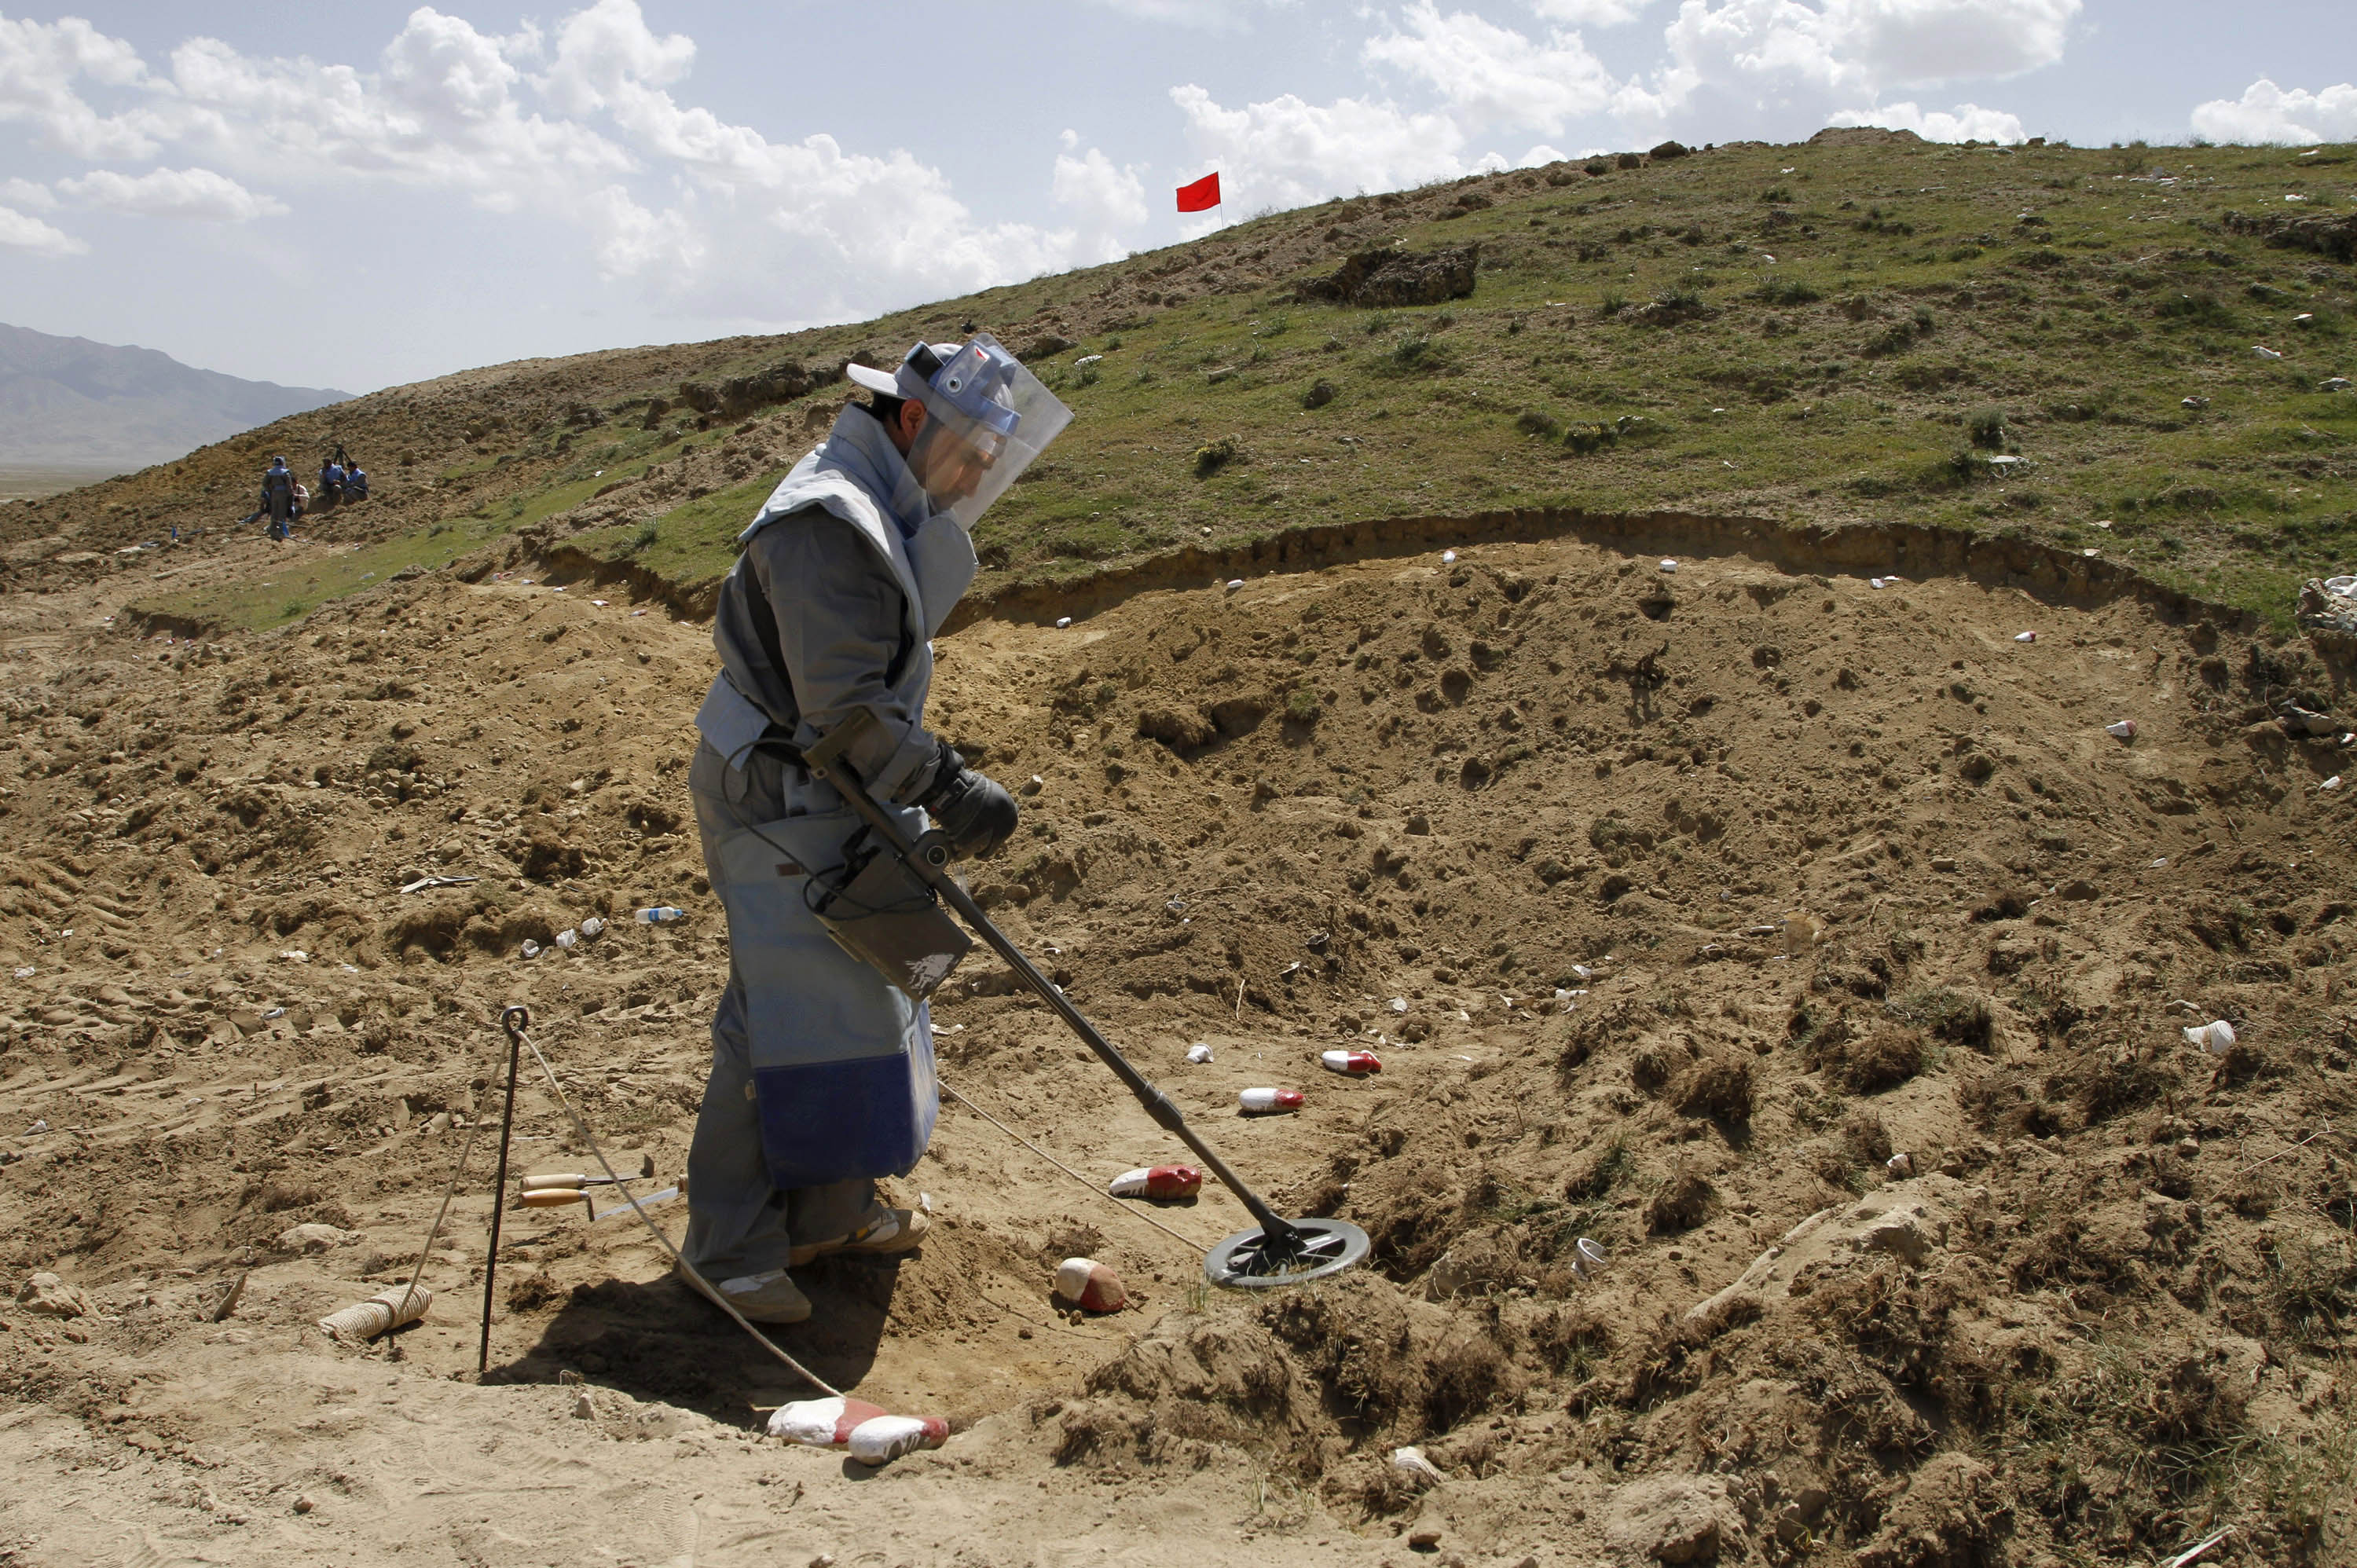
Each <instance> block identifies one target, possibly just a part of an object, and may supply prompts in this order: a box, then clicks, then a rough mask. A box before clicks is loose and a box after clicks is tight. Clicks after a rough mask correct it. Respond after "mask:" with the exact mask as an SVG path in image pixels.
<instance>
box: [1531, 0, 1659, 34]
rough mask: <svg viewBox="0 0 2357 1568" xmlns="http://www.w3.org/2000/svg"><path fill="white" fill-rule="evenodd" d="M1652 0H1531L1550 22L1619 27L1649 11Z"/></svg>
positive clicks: (1535, 7)
mask: <svg viewBox="0 0 2357 1568" xmlns="http://www.w3.org/2000/svg"><path fill="white" fill-rule="evenodd" d="M1651 4H1652V0H1531V9H1532V10H1534V11H1536V12H1537V13H1538V14H1539V15H1540V16H1544V17H1545V18H1546V19H1547V20H1548V21H1550V22H1567V23H1569V24H1570V25H1571V26H1573V27H1621V26H1623V25H1624V24H1627V23H1630V22H1633V21H1635V20H1636V19H1637V18H1638V17H1640V16H1643V15H1644V14H1645V7H1646V6H1647V5H1651Z"/></svg>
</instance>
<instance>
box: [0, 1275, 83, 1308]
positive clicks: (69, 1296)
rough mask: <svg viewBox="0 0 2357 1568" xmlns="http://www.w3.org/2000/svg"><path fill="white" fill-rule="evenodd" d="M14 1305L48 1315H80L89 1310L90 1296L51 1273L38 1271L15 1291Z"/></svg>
mask: <svg viewBox="0 0 2357 1568" xmlns="http://www.w3.org/2000/svg"><path fill="white" fill-rule="evenodd" d="M16 1305H19V1306H21V1307H23V1308H24V1309H25V1310H26V1311H27V1312H38V1313H40V1314H41V1315H43V1316H48V1317H80V1316H82V1315H83V1314H84V1313H86V1312H88V1311H89V1310H90V1297H88V1296H86V1295H84V1294H82V1293H81V1291H80V1290H79V1289H77V1288H76V1287H74V1286H72V1285H70V1284H68V1283H66V1282H65V1281H63V1280H61V1279H59V1277H58V1276H57V1275H55V1274H52V1273H38V1274H35V1275H34V1276H33V1277H32V1278H31V1279H28V1280H27V1281H26V1282H25V1283H24V1284H23V1285H21V1286H20V1287H18V1289H17V1291H16Z"/></svg>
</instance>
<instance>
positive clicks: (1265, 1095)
mask: <svg viewBox="0 0 2357 1568" xmlns="http://www.w3.org/2000/svg"><path fill="white" fill-rule="evenodd" d="M1236 1103H1237V1104H1239V1105H1241V1106H1243V1108H1244V1109H1245V1110H1246V1111H1249V1112H1253V1113H1254V1115H1258V1114H1260V1113H1262V1112H1269V1111H1298V1110H1300V1109H1301V1090H1297V1089H1247V1090H1244V1091H1243V1093H1241V1094H1239V1095H1237V1096H1236Z"/></svg>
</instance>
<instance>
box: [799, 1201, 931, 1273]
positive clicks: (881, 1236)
mask: <svg viewBox="0 0 2357 1568" xmlns="http://www.w3.org/2000/svg"><path fill="white" fill-rule="evenodd" d="M932 1223H933V1222H932V1220H931V1219H929V1218H927V1217H926V1216H925V1215H923V1214H921V1213H920V1212H919V1211H917V1210H916V1209H913V1208H885V1207H884V1206H883V1205H882V1204H880V1203H878V1204H877V1205H875V1206H874V1207H873V1208H869V1209H868V1211H867V1216H866V1219H862V1220H861V1221H860V1222H859V1228H858V1229H857V1230H854V1231H852V1232H851V1233H850V1234H849V1235H847V1236H837V1237H836V1238H835V1239H834V1240H832V1241H815V1242H813V1243H812V1244H811V1245H809V1246H807V1247H796V1248H795V1249H794V1250H793V1251H791V1252H789V1253H787V1254H786V1266H787V1267H789V1268H795V1269H799V1268H801V1267H802V1265H803V1264H804V1263H807V1262H810V1261H811V1260H812V1259H813V1258H823V1257H825V1256H826V1255H827V1254H828V1253H830V1252H905V1251H909V1249H910V1248H912V1247H915V1246H918V1245H920V1244H921V1243H922V1242H923V1240H924V1239H925V1232H926V1231H927V1230H931V1228H932Z"/></svg>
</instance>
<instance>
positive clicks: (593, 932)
mask: <svg viewBox="0 0 2357 1568" xmlns="http://www.w3.org/2000/svg"><path fill="white" fill-rule="evenodd" d="M605 934H606V922H605V921H603V920H601V919H599V918H597V916H595V915H592V916H590V917H589V918H587V919H586V920H584V921H582V922H581V940H583V941H595V940H597V938H599V937H601V936H603V935H605Z"/></svg>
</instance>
